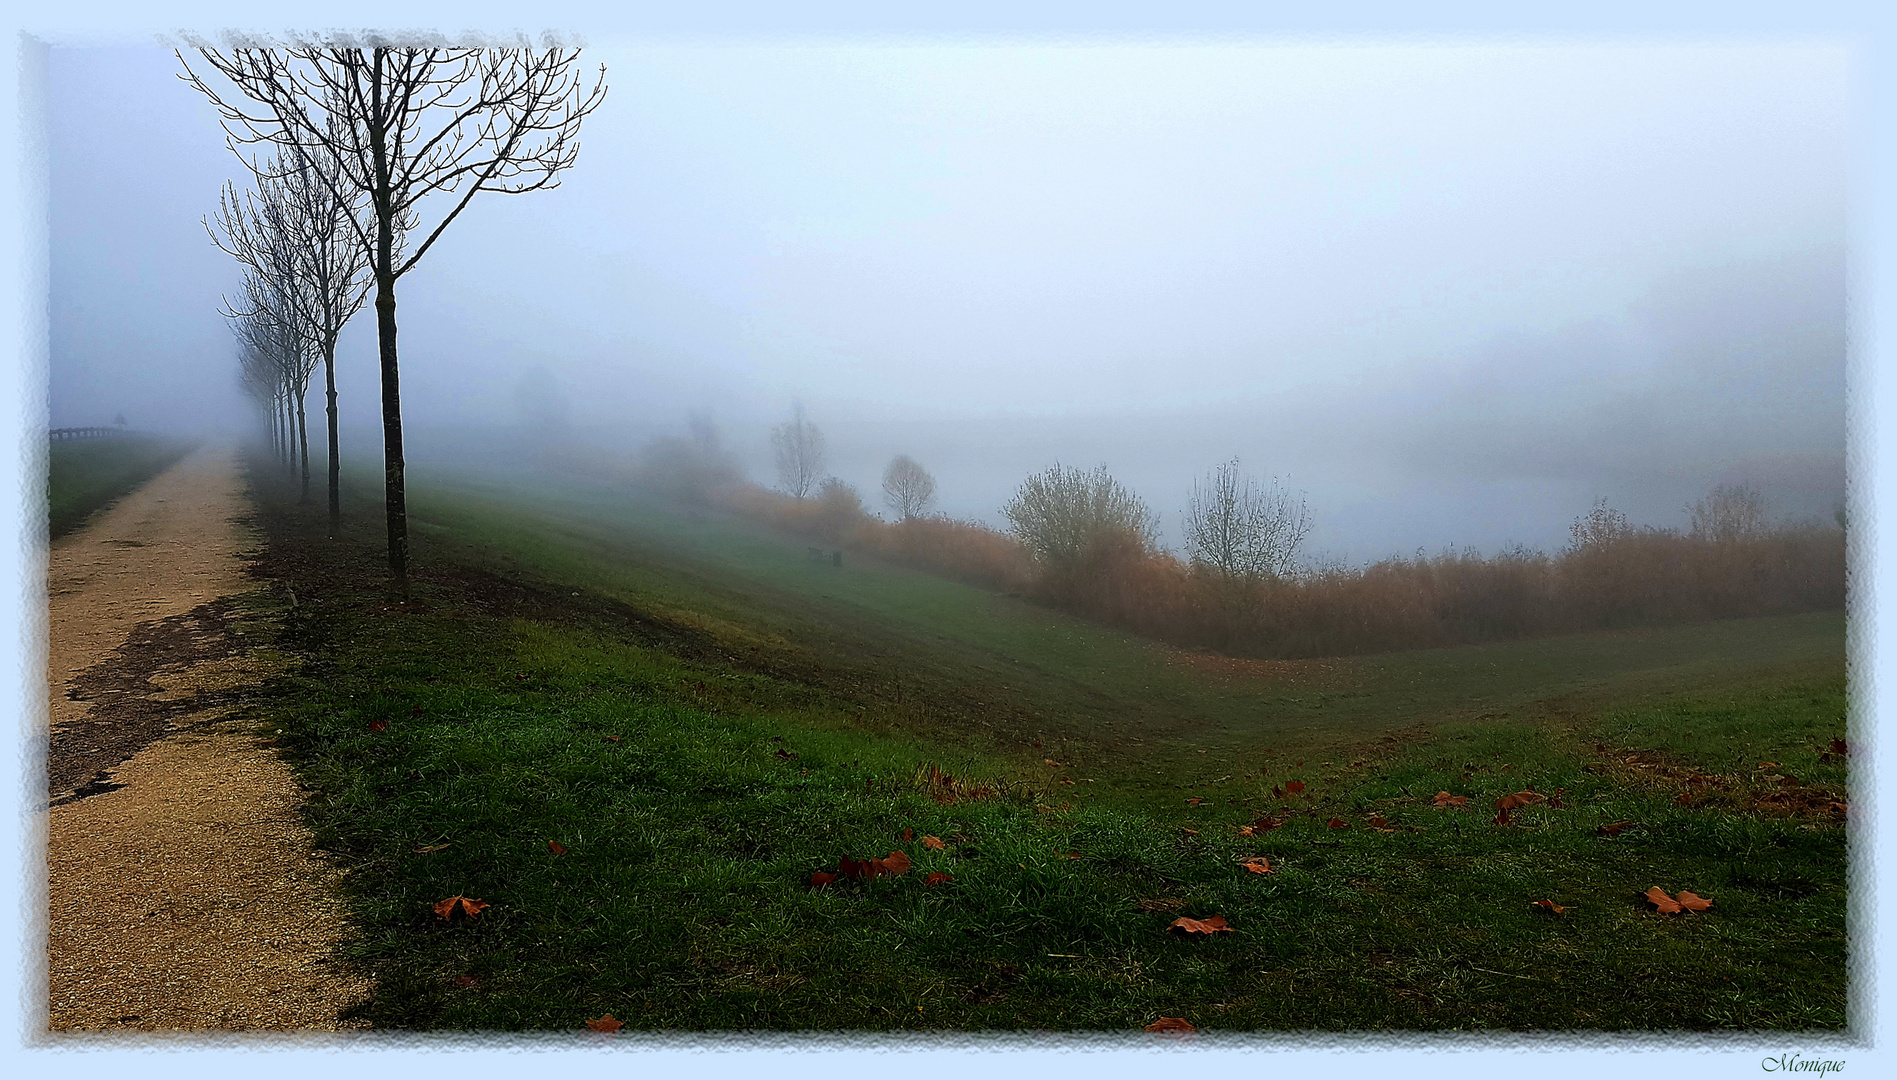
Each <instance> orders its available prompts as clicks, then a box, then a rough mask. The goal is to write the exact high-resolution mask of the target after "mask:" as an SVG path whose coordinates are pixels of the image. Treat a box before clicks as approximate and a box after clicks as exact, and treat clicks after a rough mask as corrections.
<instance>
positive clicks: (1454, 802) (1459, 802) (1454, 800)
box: [1435, 791, 1469, 807]
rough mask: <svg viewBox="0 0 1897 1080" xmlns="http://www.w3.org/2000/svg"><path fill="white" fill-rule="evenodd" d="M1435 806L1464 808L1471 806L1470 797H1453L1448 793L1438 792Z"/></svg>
mask: <svg viewBox="0 0 1897 1080" xmlns="http://www.w3.org/2000/svg"><path fill="white" fill-rule="evenodd" d="M1435 804H1436V805H1437V806H1454V807H1464V806H1467V805H1469V797H1468V796H1467V795H1451V794H1449V793H1448V792H1447V791H1438V792H1437V793H1436V798H1435Z"/></svg>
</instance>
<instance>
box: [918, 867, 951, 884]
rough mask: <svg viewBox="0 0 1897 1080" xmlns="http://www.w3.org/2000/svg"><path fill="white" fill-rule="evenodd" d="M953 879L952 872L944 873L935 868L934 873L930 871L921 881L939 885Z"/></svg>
mask: <svg viewBox="0 0 1897 1080" xmlns="http://www.w3.org/2000/svg"><path fill="white" fill-rule="evenodd" d="M954 880H955V875H954V874H944V873H942V872H941V871H940V870H937V871H935V872H934V873H931V874H930V875H929V876H928V877H925V878H923V879H922V883H923V884H924V885H941V884H944V883H946V882H950V881H954Z"/></svg>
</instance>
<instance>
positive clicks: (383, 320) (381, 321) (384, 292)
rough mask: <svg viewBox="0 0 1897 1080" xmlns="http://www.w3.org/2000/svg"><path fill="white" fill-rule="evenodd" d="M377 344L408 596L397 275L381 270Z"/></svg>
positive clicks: (386, 494)
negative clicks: (396, 313)
mask: <svg viewBox="0 0 1897 1080" xmlns="http://www.w3.org/2000/svg"><path fill="white" fill-rule="evenodd" d="M375 332H376V344H377V345H378V346H379V347H380V350H379V351H380V353H381V358H382V459H383V500H384V509H385V510H386V512H387V514H388V522H389V572H390V573H392V574H394V575H395V584H396V587H397V588H400V589H401V590H402V596H403V597H404V598H406V597H407V596H408V496H407V491H406V488H405V484H404V472H405V470H404V468H403V462H402V382H401V377H400V375H399V374H398V372H397V369H396V362H395V279H394V277H393V276H392V275H388V274H377V275H376V283H375Z"/></svg>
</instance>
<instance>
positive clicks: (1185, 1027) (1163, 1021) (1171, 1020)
mask: <svg viewBox="0 0 1897 1080" xmlns="http://www.w3.org/2000/svg"><path fill="white" fill-rule="evenodd" d="M1146 1030H1148V1031H1161V1032H1164V1031H1197V1030H1199V1029H1198V1028H1196V1027H1193V1026H1192V1025H1191V1024H1188V1023H1187V1022H1186V1021H1185V1019H1184V1018H1183V1017H1178V1016H1162V1017H1160V1018H1159V1019H1157V1020H1155V1021H1153V1022H1152V1023H1150V1024H1148V1025H1146Z"/></svg>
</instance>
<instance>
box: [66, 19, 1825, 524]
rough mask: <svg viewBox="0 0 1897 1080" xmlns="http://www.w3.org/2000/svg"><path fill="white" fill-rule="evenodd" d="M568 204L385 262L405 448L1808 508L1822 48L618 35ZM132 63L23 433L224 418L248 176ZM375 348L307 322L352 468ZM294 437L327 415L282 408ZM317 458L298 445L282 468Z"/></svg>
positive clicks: (980, 510)
mask: <svg viewBox="0 0 1897 1080" xmlns="http://www.w3.org/2000/svg"><path fill="white" fill-rule="evenodd" d="M587 59H588V61H589V62H592V61H599V62H604V63H605V64H606V65H607V79H608V82H609V84H610V85H611V86H612V91H611V94H610V95H609V97H608V99H607V103H606V105H605V106H604V107H603V108H602V109H601V111H600V112H599V113H598V114H597V115H596V116H595V117H593V118H591V119H589V121H588V124H587V127H586V129H585V130H584V132H583V135H582V138H581V144H582V146H581V151H580V157H579V162H578V164H577V166H576V167H575V168H574V169H573V170H572V171H571V173H570V174H569V175H568V176H567V177H566V178H564V181H563V184H562V187H561V188H560V189H559V190H556V191H551V192H542V193H538V194H535V195H532V196H528V197H526V198H521V199H503V198H499V197H487V196H484V197H483V198H481V199H477V200H476V201H475V203H474V204H472V205H471V207H470V209H469V211H468V212H467V214H466V215H464V216H463V218H462V219H461V220H459V221H457V223H456V225H455V226H454V227H453V228H452V229H450V230H449V232H448V233H446V234H445V235H444V238H443V240H442V242H441V244H440V245H439V247H438V249H437V250H436V251H434V252H431V253H430V255H429V256H428V259H427V260H425V261H424V262H423V263H422V264H421V265H420V267H419V268H418V269H417V270H416V271H415V272H414V273H412V274H410V275H408V276H407V277H405V278H404V279H403V280H402V282H401V284H400V285H399V287H398V297H399V300H400V304H401V308H400V318H401V326H402V350H403V351H402V360H403V363H402V374H403V405H404V413H405V419H406V424H407V427H408V430H409V433H410V436H409V441H408V445H407V450H408V454H409V457H410V459H411V460H412V461H414V462H415V463H417V464H418V465H426V464H428V463H430V462H439V461H441V460H442V459H443V458H444V457H452V456H454V455H457V454H459V455H461V456H462V457H463V459H464V460H473V455H471V454H469V453H466V452H464V451H463V450H461V449H460V447H461V445H462V444H463V443H464V442H465V441H466V439H467V433H469V432H480V431H496V430H504V429H516V430H518V431H520V432H521V433H522V435H523V437H532V438H540V437H543V434H544V432H545V431H546V430H547V429H548V420H549V418H552V419H554V420H555V421H557V422H556V423H555V425H554V429H555V430H559V431H564V433H565V436H566V437H570V438H585V439H587V440H589V441H590V442H592V443H595V444H597V445H599V446H601V447H602V448H604V449H605V450H607V451H609V452H611V453H615V454H623V455H625V458H626V460H627V461H628V462H629V461H630V460H631V458H632V455H633V454H634V453H635V452H636V450H637V448H638V447H639V446H640V445H641V444H643V443H644V442H646V441H648V440H650V439H652V438H655V437H659V436H664V435H675V434H682V433H683V431H684V429H685V423H686V418H687V416H688V415H689V414H691V413H693V412H708V413H710V414H711V415H712V416H713V418H714V419H715V420H716V422H717V423H718V424H719V426H720V428H721V430H722V432H723V435H724V437H725V440H726V442H727V444H728V445H729V446H730V447H731V448H732V450H733V451H734V453H736V454H737V456H738V458H739V461H740V463H741V464H742V466H743V467H744V469H745V471H746V474H747V475H748V476H749V478H750V479H753V480H756V481H759V482H762V483H766V484H770V483H772V482H773V481H774V478H773V475H772V472H771V467H770V457H769V450H768V429H769V427H770V425H772V424H774V423H777V422H780V421H781V420H783V419H786V418H787V417H788V416H789V415H790V411H791V408H792V405H793V403H794V402H801V403H802V404H803V405H804V407H805V408H806V409H807V410H808V413H809V416H810V418H811V420H812V421H813V422H815V423H816V424H817V425H818V426H819V427H820V428H822V429H823V431H824V432H825V434H826V436H827V439H828V444H829V449H830V460H829V462H828V469H827V471H828V472H830V473H833V474H835V475H837V476H839V477H841V478H842V479H844V480H846V481H848V482H849V483H851V484H853V485H855V486H856V487H857V488H858V489H859V491H861V492H862V494H863V496H864V499H865V502H866V503H867V504H868V505H869V507H870V508H871V509H872V510H875V509H880V508H881V500H880V497H879V496H880V487H879V485H880V476H881V471H882V468H883V466H884V465H885V464H886V463H887V462H888V460H889V459H890V457H892V456H893V455H895V454H908V455H910V456H912V457H914V458H916V459H917V460H918V461H920V462H921V463H922V464H923V465H924V466H925V467H927V468H928V469H929V470H930V471H931V472H933V473H934V475H935V476H936V478H937V481H938V497H939V507H938V508H939V509H940V510H941V511H942V512H944V513H948V514H950V515H952V516H956V517H962V518H970V519H974V520H978V521H982V522H985V523H988V524H991V525H993V524H999V523H1000V520H1001V519H1000V513H999V510H1000V507H1001V505H1002V504H1003V503H1004V502H1005V501H1006V499H1007V498H1008V496H1009V495H1010V494H1012V492H1013V491H1014V489H1015V488H1016V487H1017V486H1018V485H1019V484H1020V483H1021V481H1022V480H1023V479H1024V478H1025V477H1026V476H1028V475H1029V474H1031V473H1034V472H1039V471H1041V470H1043V469H1045V468H1047V467H1048V466H1050V465H1053V464H1055V463H1056V462H1059V463H1062V464H1067V465H1075V466H1080V467H1083V468H1091V467H1093V466H1095V465H1105V466H1106V467H1107V468H1108V469H1109V471H1111V472H1112V473H1113V475H1114V476H1115V477H1116V478H1118V479H1119V480H1120V481H1121V482H1122V483H1124V484H1126V485H1127V486H1128V487H1129V488H1131V489H1132V490H1133V491H1135V492H1136V493H1138V494H1139V495H1140V496H1141V497H1142V498H1144V499H1145V500H1146V501H1147V502H1148V503H1149V504H1150V505H1151V506H1152V508H1153V509H1154V510H1155V511H1156V512H1157V513H1158V514H1159V516H1160V519H1161V525H1162V537H1163V538H1164V539H1165V540H1166V541H1167V542H1168V543H1170V544H1172V545H1173V546H1175V547H1177V544H1178V520H1179V514H1180V511H1181V510H1182V509H1183V507H1184V504H1185V499H1186V495H1187V492H1188V491H1189V489H1190V487H1191V484H1192V482H1193V481H1194V480H1195V479H1196V478H1198V477H1201V476H1203V475H1204V474H1205V473H1206V472H1207V471H1208V470H1209V469H1211V468H1212V467H1213V466H1215V465H1216V464H1218V463H1219V462H1221V461H1225V460H1229V459H1231V458H1233V457H1237V458H1239V459H1240V460H1241V461H1242V462H1243V464H1244V466H1245V468H1246V469H1247V471H1248V472H1250V473H1252V474H1253V475H1255V476H1258V477H1260V478H1261V479H1263V478H1272V477H1276V478H1278V479H1279V480H1280V481H1281V482H1283V483H1284V484H1285V485H1286V486H1287V487H1289V488H1291V489H1292V490H1294V491H1302V492H1304V493H1305V494H1306V496H1307V498H1308V501H1309V506H1310V510H1311V515H1312V520H1313V523H1314V528H1313V530H1312V534H1311V536H1310V539H1309V541H1308V544H1307V550H1308V551H1309V552H1310V553H1311V554H1312V555H1314V556H1319V555H1329V556H1331V557H1335V558H1342V559H1347V560H1350V561H1366V560H1371V559H1377V558H1382V557H1385V556H1389V555H1404V554H1409V553H1412V552H1414V551H1416V550H1419V549H1421V550H1426V551H1431V552H1434V551H1438V550H1441V549H1443V548H1445V547H1448V546H1455V547H1457V548H1473V549H1477V550H1482V551H1486V552H1493V551H1495V550H1498V549H1500V548H1501V547H1502V546H1504V545H1506V544H1510V543H1521V544H1526V545H1528V546H1530V547H1536V548H1541V549H1543V550H1552V549H1555V548H1558V547H1560V546H1561V545H1562V544H1564V543H1565V542H1566V539H1567V528H1568V525H1569V524H1570V523H1571V522H1572V521H1573V520H1574V519H1575V518H1576V517H1579V516H1580V515H1582V514H1584V513H1586V512H1587V510H1588V508H1589V507H1590V506H1591V505H1592V504H1593V502H1594V501H1595V500H1596V499H1600V498H1605V499H1607V500H1608V501H1609V502H1610V503H1611V504H1613V505H1615V506H1616V507H1619V508H1620V509H1622V510H1625V511H1626V512H1627V513H1628V514H1629V516H1630V517H1631V518H1632V520H1633V521H1634V522H1635V523H1636V524H1641V525H1651V526H1655V527H1679V526H1682V525H1683V524H1684V523H1685V507H1686V506H1687V505H1688V504H1690V503H1691V502H1692V501H1693V500H1695V499H1697V498H1699V497H1700V496H1702V495H1704V494H1705V492H1706V491H1707V490H1708V489H1709V488H1710V487H1711V486H1713V485H1714V484H1716V483H1724V482H1741V483H1748V484H1751V485H1753V486H1755V487H1757V488H1758V489H1759V490H1760V491H1762V492H1763V493H1764V494H1765V496H1766V497H1767V500H1768V503H1769V506H1770V508H1771V511H1772V513H1773V516H1774V517H1775V518H1801V519H1813V518H1815V519H1818V520H1826V521H1828V520H1830V518H1831V515H1832V512H1833V510H1834V509H1835V508H1836V507H1838V506H1841V505H1842V503H1843V499H1844V479H1845V469H1844V460H1845V359H1846V343H1847V335H1846V322H1845V316H1846V300H1845V297H1846V280H1847V267H1846V261H1845V246H1846V231H1845V222H1846V202H1845V177H1846V166H1847V160H1846V143H1847V137H1846V136H1847V119H1848V109H1847V100H1846V90H1845V84H1846V79H1847V75H1848V67H1847V63H1846V54H1845V53H1844V51H1843V50H1842V49H1838V48H1826V47H1817V46H1561V47H1534V48H1529V47H1504V46H1376V47H1302V46H1299V47H1291V46H1269V45H1260V46H1247V45H1229V44H1222V45H1207V46H1085V47H1080V46H1066V47H1062V46H1028V45H1021V46H994V45H990V46H940V45H921V44H918V45H910V46H865V45H845V44H837V45H798V46H791V45H784V46H773V45H693V46H680V45H656V44H637V43H632V44H611V45H607V46H603V47H599V48H595V49H589V50H588V53H587ZM177 71H178V65H177V61H176V59H175V58H173V57H172V56H171V55H170V54H169V53H168V52H165V51H163V50H161V49H157V48H112V49H80V48H61V49H54V50H52V52H51V58H50V64H49V83H50V86H49V93H48V95H47V100H48V101H49V102H50V103H51V112H52V114H51V115H50V116H49V117H48V122H49V146H50V150H51V161H50V179H51V191H52V196H53V200H52V201H53V205H52V214H51V219H50V248H51V252H50V254H51V282H52V297H51V305H52V306H51V311H52V319H51V333H52V338H51V362H50V376H51V387H50V390H51V393H50V398H49V410H50V415H49V423H50V425H51V426H55V427H61V426H80V425H85V424H94V423H109V422H110V421H111V419H112V418H113V417H114V416H115V415H117V414H120V413H123V414H124V415H125V416H126V417H127V418H128V419H129V420H130V421H131V423H132V425H133V426H135V427H139V428H143V429H147V430H160V431H178V432H187V431H188V432H219V433H224V434H230V433H237V432H242V431H247V430H249V429H250V428H251V426H252V420H251V409H252V407H251V405H250V404H249V403H248V402H247V401H245V400H244V399H243V398H242V397H241V395H240V394H239V392H238V390H237V381H236V361H235V349H234V346H233V345H232V343H231V339H230V333H229V330H228V329H227V328H226V327H225V326H224V324H223V320H222V319H221V318H220V317H219V316H218V314H217V307H218V303H219V297H220V296H221V295H224V294H229V293H233V292H234V291H235V286H236V280H237V275H238V268H237V267H236V265H235V264H234V263H233V262H232V260H230V259H229V258H228V257H227V256H224V255H223V254H222V253H221V252H219V251H218V250H217V249H216V248H215V247H214V246H212V244H211V242H210V240H209V238H208V237H207V236H206V235H205V233H204V229H203V226H202V224H201V220H202V219H203V218H204V217H205V216H206V215H208V214H209V213H210V212H211V210H212V209H213V208H214V207H215V203H216V198H217V192H218V189H219V187H220V186H221V185H222V183H224V182H225V181H227V180H236V181H239V182H240V186H241V184H242V183H244V182H247V177H246V176H245V175H244V173H243V172H242V167H241V165H240V164H239V163H238V162H237V160H236V159H235V158H233V157H232V156H231V155H230V153H229V152H228V151H227V150H225V149H224V148H223V145H222V140H223V135H222V132H221V131H220V130H219V128H218V127H217V124H216V120H215V116H214V115H213V114H212V113H211V111H210V110H209V108H208V107H207V106H206V105H205V104H204V103H203V101H202V100H201V99H200V98H198V96H197V95H196V94H195V93H193V92H192V91H191V90H190V89H189V88H188V87H186V86H184V85H183V84H182V83H180V82H178V80H177V79H176V78H174V76H175V74H176V73H177ZM374 352H375V350H374V326H373V321H372V320H371V319H368V318H365V317H360V316H359V317H358V319H357V320H356V321H355V322H354V323H352V324H351V325H350V326H349V328H348V329H347V330H346V331H345V333H344V336H343V339H342V342H341V345H340V347H339V350H338V383H339V390H340V397H341V409H342V416H343V423H342V427H343V447H344V453H345V455H346V456H347V457H348V458H351V459H362V460H370V461H372V460H373V459H374V457H375V456H376V455H378V454H379V453H380V449H381V437H380V431H379V429H378V428H377V427H376V423H377V417H378V415H379V401H378V397H377V384H376V377H375V369H374ZM310 408H311V417H312V422H311V426H312V428H319V427H320V425H319V424H318V423H317V422H316V418H317V417H318V416H319V415H320V409H321V401H320V394H316V395H312V398H311V401H310ZM319 439H320V434H319V431H318V430H312V432H311V442H312V450H313V451H315V450H316V447H317V444H318V442H319Z"/></svg>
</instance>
